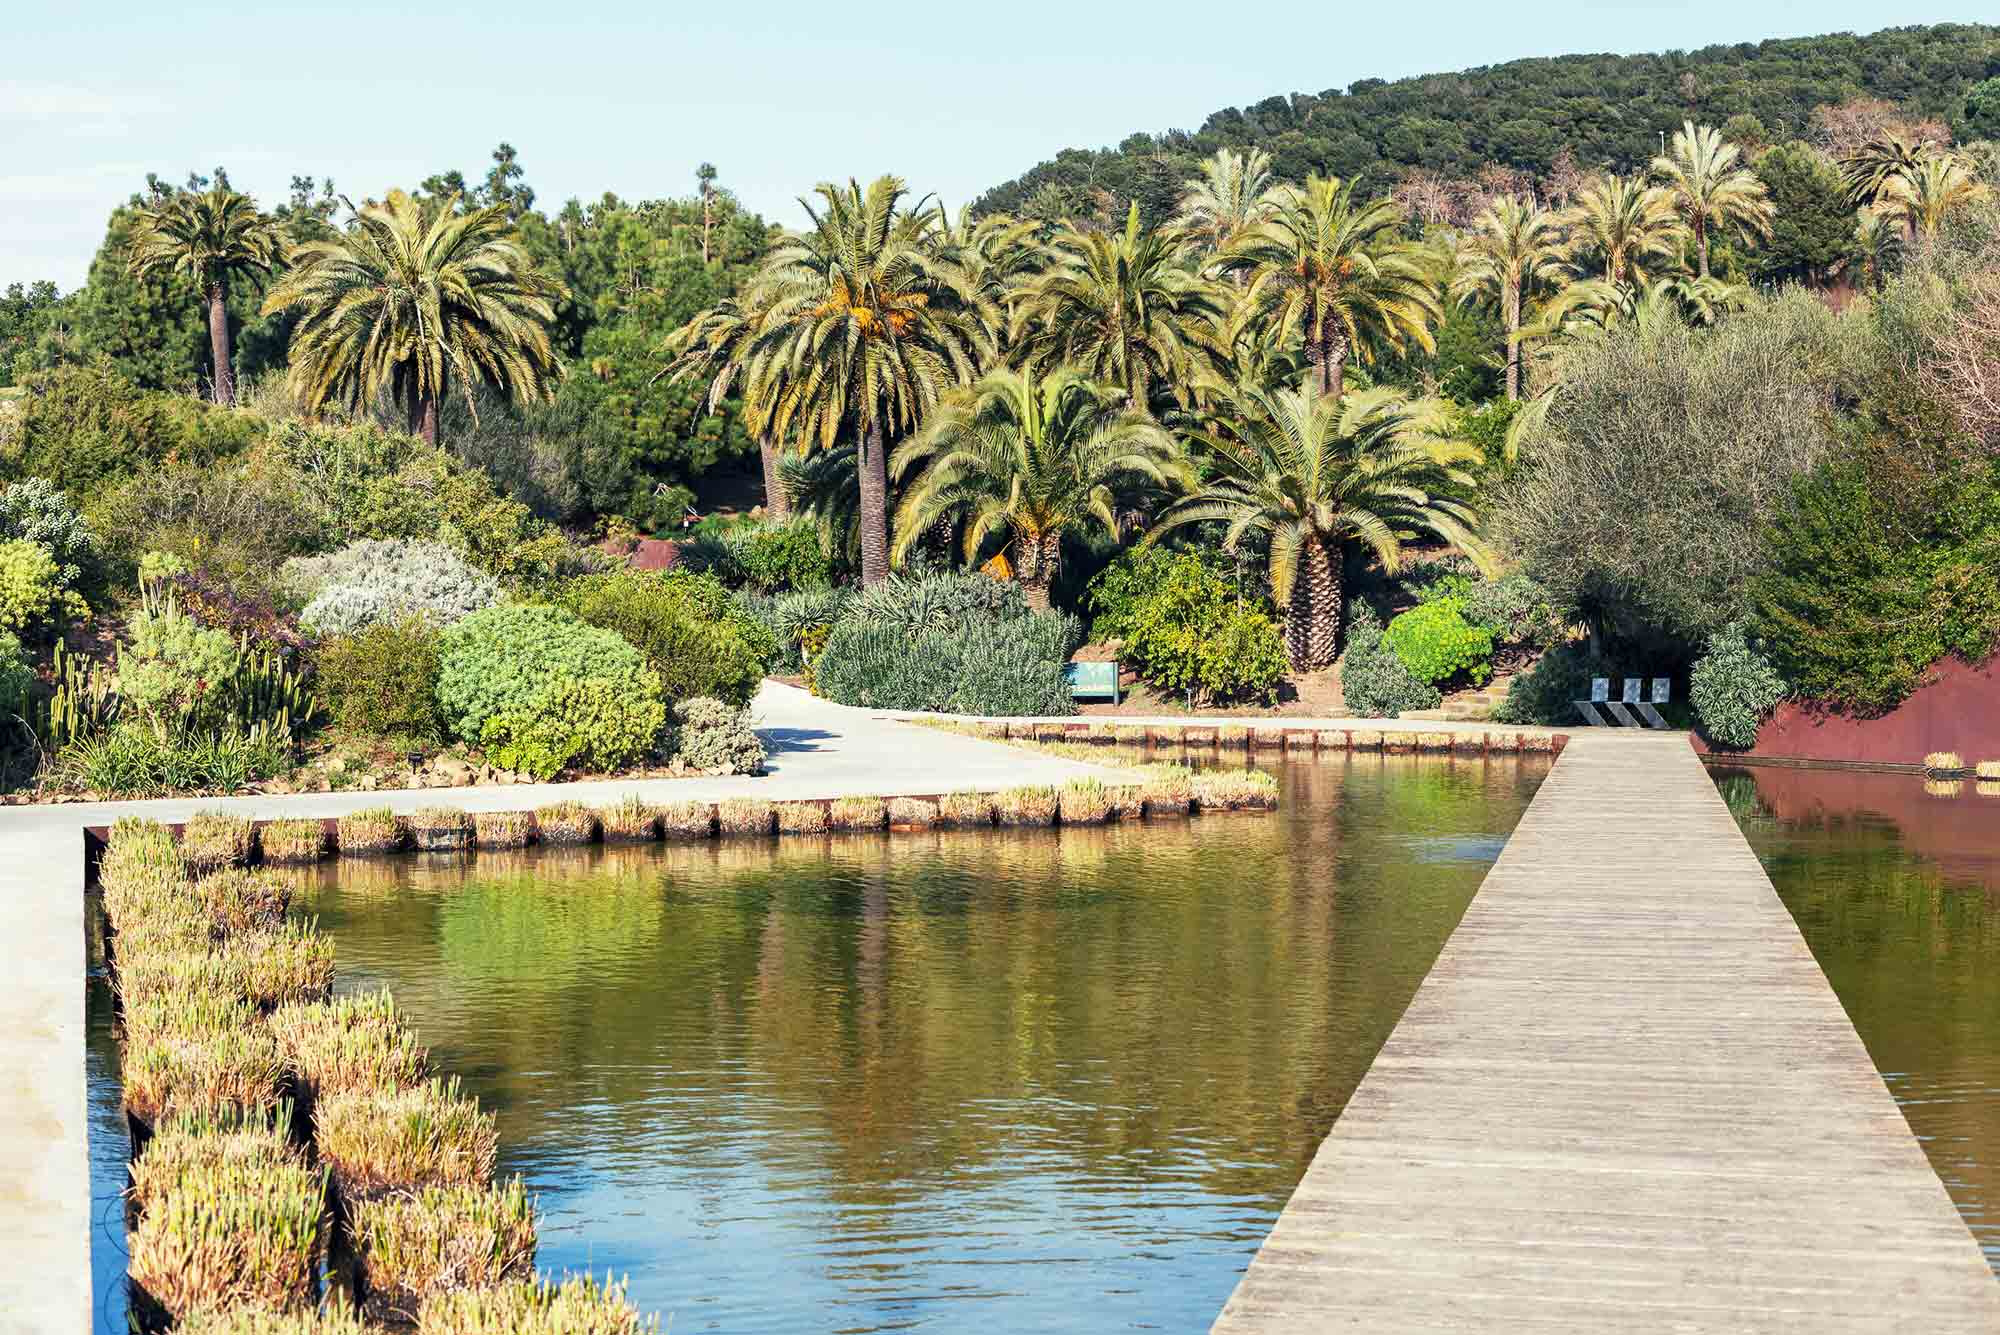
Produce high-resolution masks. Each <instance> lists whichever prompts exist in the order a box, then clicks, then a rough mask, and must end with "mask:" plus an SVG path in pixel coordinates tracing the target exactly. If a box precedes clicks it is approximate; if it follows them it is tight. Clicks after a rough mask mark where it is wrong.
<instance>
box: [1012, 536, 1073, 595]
mask: <svg viewBox="0 0 2000 1335" xmlns="http://www.w3.org/2000/svg"><path fill="white" fill-rule="evenodd" d="M1022 537H1023V541H1022V543H1021V549H1020V553H1019V554H1020V557H1021V568H1020V569H1019V570H1018V571H1017V572H1015V573H1016V575H1017V576H1018V577H1019V579H1020V581H1021V596H1022V597H1023V598H1025V599H1026V600H1027V603H1028V606H1029V608H1031V609H1032V610H1034V611H1037V612H1046V611H1048V610H1049V586H1050V585H1052V584H1054V583H1055V581H1056V567H1057V566H1058V565H1059V564H1061V560H1062V535H1061V534H1060V533H1040V534H1034V535H1028V534H1023V535H1022Z"/></svg>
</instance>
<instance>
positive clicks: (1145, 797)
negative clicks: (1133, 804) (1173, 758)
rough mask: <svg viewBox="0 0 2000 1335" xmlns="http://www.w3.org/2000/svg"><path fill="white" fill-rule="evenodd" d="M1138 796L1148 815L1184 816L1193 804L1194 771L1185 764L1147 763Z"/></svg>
mask: <svg viewBox="0 0 2000 1335" xmlns="http://www.w3.org/2000/svg"><path fill="white" fill-rule="evenodd" d="M1145 775H1146V777H1145V779H1144V781H1143V782H1142V783H1141V784H1140V791H1139V798H1140V800H1141V801H1143V802H1144V803H1145V804H1146V814H1147V815H1148V816H1185V815H1187V814H1188V810H1189V808H1190V807H1192V806H1193V805H1194V772H1193V771H1192V770H1190V769H1188V768H1187V767H1186V766H1185V765H1148V766H1147V767H1146V770H1145Z"/></svg>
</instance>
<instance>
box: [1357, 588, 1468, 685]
mask: <svg viewBox="0 0 2000 1335" xmlns="http://www.w3.org/2000/svg"><path fill="white" fill-rule="evenodd" d="M1382 643H1383V644H1384V645H1385V646H1386V647H1387V648H1389V649H1390V650H1392V651H1394V653H1395V655H1396V657H1398V658H1400V659H1402V660H1403V665H1404V666H1405V667H1407V668H1409V670H1410V675H1411V676H1413V677H1415V678H1416V679H1417V680H1418V681H1423V682H1429V683H1431V684H1433V685H1435V684H1437V683H1439V682H1445V681H1449V680H1451V679H1452V678H1453V677H1460V676H1464V677H1470V678H1471V679H1472V680H1473V681H1475V682H1483V681H1485V680H1486V678H1487V676H1488V675H1489V674H1490V672H1491V663H1492V659H1493V632H1492V631H1491V630H1488V629H1487V628H1486V627H1485V626H1475V625H1473V624H1472V623H1471V622H1470V621H1467V620H1466V618H1465V612H1464V610H1463V605H1462V604H1461V603H1460V601H1459V600H1458V599H1457V598H1445V599H1441V600H1440V601H1437V602H1430V603H1420V604H1418V605H1417V606H1415V607H1413V608H1411V609H1410V610H1409V611H1407V612H1404V613H1402V614H1401V615H1400V616H1397V617H1396V618H1395V619H1394V620H1392V621H1390V623H1389V628H1388V629H1387V630H1385V631H1384V632H1383V633H1382Z"/></svg>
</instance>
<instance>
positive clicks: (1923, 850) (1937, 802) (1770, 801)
mask: <svg viewBox="0 0 2000 1335" xmlns="http://www.w3.org/2000/svg"><path fill="white" fill-rule="evenodd" d="M1737 772H1738V773H1744V774H1749V775H1751V776H1752V777H1753V778H1754V779H1755V780H1756V783H1757V796H1758V798H1759V799H1760V800H1761V801H1762V802H1763V803H1764V805H1765V806H1766V807H1768V808H1769V809H1770V811H1771V814H1772V815H1774V816H1776V817H1777V818H1778V819H1779V820H1782V821H1786V822H1788V823H1796V824H1804V825H1816V824H1821V823H1824V822H1828V821H1846V820H1854V819H1857V818H1858V819H1861V820H1867V819H1869V818H1871V817H1873V818H1875V819H1879V820H1885V821H1888V822H1890V823H1891V824H1893V825H1894V826H1895V827H1896V830H1897V832H1898V834H1899V836H1900V838H1901V841H1902V843H1903V845H1904V847H1906V848H1908V849H1910V850H1911V851H1912V852H1915V853H1918V854H1920V855H1922V856H1923V857H1926V858H1929V859H1930V860H1931V861H1932V862H1935V863H1936V864H1937V865H1938V867H1939V868H1940V869H1942V870H1943V871H1944V872H1946V873H1947V874H1949V875H1952V876H1958V877H1963V878H1965V879H1967V880H1974V881H1977V882H1979V883H1980V884H1981V885H1983V886H1985V887H1986V888H1988V889H1990V890H1995V891H2000V841H1996V840H1995V838H1994V832H1995V831H1996V830H2000V785H1994V784H1980V783H1973V782H1971V781H1970V780H1958V781H1955V782H1949V783H1937V782H1932V781H1928V780H1926V779H1925V778H1924V777H1923V776H1922V775H1918V774H1881V773H1869V772H1866V771H1862V770H1827V769H1796V768H1791V767H1781V766H1777V765H1755V766H1750V765H1746V766H1744V767H1743V768H1742V769H1741V770H1739V771H1737Z"/></svg>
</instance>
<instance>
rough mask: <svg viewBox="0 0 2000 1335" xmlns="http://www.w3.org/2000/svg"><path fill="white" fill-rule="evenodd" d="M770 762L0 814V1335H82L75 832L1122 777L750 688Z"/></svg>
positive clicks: (86, 1295) (84, 1250)
mask: <svg viewBox="0 0 2000 1335" xmlns="http://www.w3.org/2000/svg"><path fill="white" fill-rule="evenodd" d="M756 712H757V716H758V724H759V726H758V731H759V733H760V734H761V735H762V736H763V737H764V739H765V744H766V746H767V747H768V748H769V750H770V752H771V757H770V762H769V765H770V773H768V774H766V775H764V776H761V777H757V778H749V777H741V778H716V779H654V780H642V781H609V782H603V783H563V784H519V785H514V786H510V787H497V788H444V789H437V788H432V789H420V790H413V791H397V792H369V793H362V792H354V793H302V794H296V795H291V796H267V797H233V798H220V799H218V798H173V799H168V800H163V801H155V802H101V803H87V804H86V803H70V804H65V805H60V806H17V807H0V962H4V966H5V967H4V970H0V979H4V983H5V986H4V987H0V1072H4V1073H5V1078H4V1079H0V1335H44V1333H45V1332H52V1331H62V1332H67V1331H82V1330H87V1329H88V1328H89V1323H90V1252H89V1245H90V1173H89V1167H88V1163H87V1161H86V1157H85V1154H86V1125H85V1098H86V1091H85V1080H84V1053H83V1042H84V1032H83V1003H84V979H85V968H86V966H85V940H84V919H83V910H84V899H83V873H84V848H83V830H84V828H85V827H86V826H100V825H109V824H110V823H111V822H113V821H115V820H117V819H118V818H119V817H121V816H127V815H141V816H148V817H151V818H152V819H155V820H163V821H170V822H177V821H181V820H185V819H186V818H187V817H188V816H189V815H190V814H192V813H194V812H196V811H203V810H211V809H214V808H218V807H219V808H224V809H227V810H231V811H236V812H240V813H242V814H244V815H247V816H250V817H252V818H253V819H258V820H264V819H270V818H273V817H278V816H338V815H341V814H344V813H346V812H350V811H357V810H360V809H362V808H364V807H371V806H384V805H387V806H391V807H394V808H395V809H396V810H398V811H415V810H416V809H417V808H419V807H424V806H431V805H436V804H440V803H443V804H448V805H451V806H457V807H463V808H465V809H466V810H468V811H524V810H529V809H532V808H534V807H538V806H543V805H545V804H547V803H550V802H558V801H562V800H564V799H570V800H574V801H579V802H586V803H590V804H593V805H608V804H610V803H612V802H615V801H617V800H618V799H619V798H622V797H624V796H626V795H627V794H634V793H636V794H637V795H639V796H641V797H643V798H646V799H648V800H651V801H679V800H686V801H718V800H720V799H722V798H725V797H739V796H755V797H764V798H769V799H771V800H773V801H785V800H791V799H800V798H823V797H845V796H873V797H895V796H907V795H916V794H923V795H929V794H939V793H946V792H954V791H959V790H964V789H976V790H980V791H995V790H998V789H1001V788H1009V787H1013V786H1014V785H1016V784H1028V783H1034V784H1060V783H1063V782H1065V781H1066V780H1068V779H1071V778H1078V777H1097V778H1100V779H1104V780H1107V781H1111V782H1124V781H1126V776H1124V775H1121V774H1119V773H1118V772H1117V771H1115V770H1110V769H1106V768H1104V767H1102V766H1097V765H1086V764H1080V763H1078V762H1076V761H1071V760H1064V759H1059V758H1057V757H1054V756H1047V755H1041V754H1037V753H1035V752H1031V751H1026V750H1023V749H1021V748H1019V747H1011V746H1005V745H1001V744H998V743H995V742H988V741H980V740H978V739H976V738H971V737H964V736H959V735H956V734H953V733H946V732H940V731H938V730H936V729H929V728H916V727H912V726H909V725H907V724H901V723H895V722H891V721H886V720H883V719H880V718H878V717H876V716H875V715H874V714H872V713H871V712H869V711H867V710H859V709H848V708H845V707H843V706H840V705H835V704H830V703H828V702H827V701H824V700H817V699H814V698H813V697H812V696H810V695H807V694H806V693H805V692H804V691H801V690H797V689H795V688H793V687H790V686H783V685H779V684H777V683H775V682H773V683H767V684H766V685H765V686H764V688H763V690H762V691H761V692H760V693H759V694H758V696H757V701H756Z"/></svg>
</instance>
